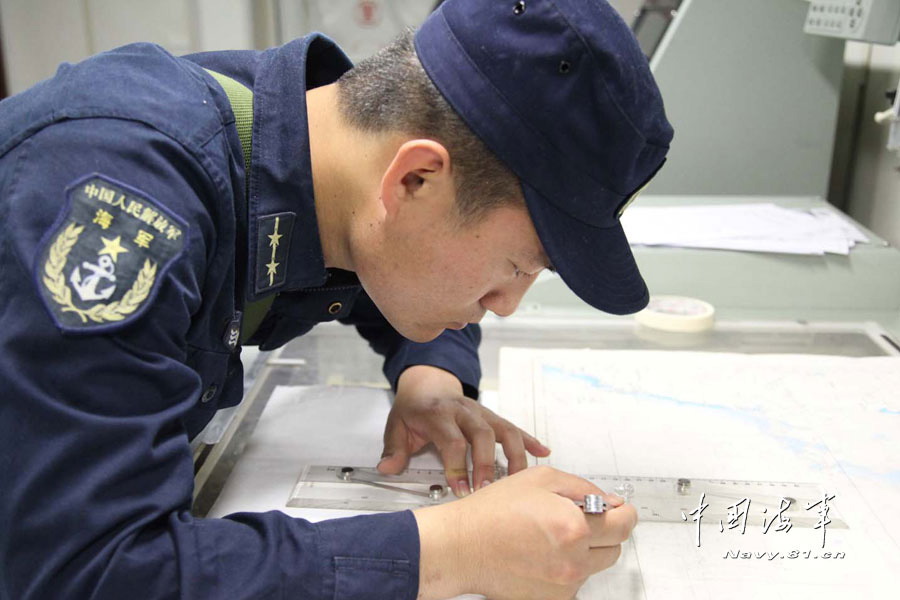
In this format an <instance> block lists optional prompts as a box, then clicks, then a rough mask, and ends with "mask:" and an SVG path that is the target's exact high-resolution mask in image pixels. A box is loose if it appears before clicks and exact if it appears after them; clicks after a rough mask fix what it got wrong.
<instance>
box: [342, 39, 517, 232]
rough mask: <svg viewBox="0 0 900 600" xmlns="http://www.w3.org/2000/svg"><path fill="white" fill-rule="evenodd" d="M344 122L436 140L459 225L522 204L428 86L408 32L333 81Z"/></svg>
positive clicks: (512, 181)
mask: <svg viewBox="0 0 900 600" xmlns="http://www.w3.org/2000/svg"><path fill="white" fill-rule="evenodd" d="M338 105H339V107H340V111H341V115H342V116H343V118H344V120H345V121H347V122H348V123H350V124H351V125H352V126H354V127H356V128H357V129H359V130H361V131H364V132H369V133H390V132H398V133H403V134H407V135H412V136H416V137H421V138H428V139H432V140H435V141H437V142H439V143H440V144H442V145H443V146H444V147H445V148H446V149H447V152H448V153H449V154H450V160H451V164H452V165H453V167H452V168H453V169H454V185H455V187H456V205H457V210H458V212H459V215H460V218H461V221H463V222H473V221H477V220H478V219H479V218H480V217H482V216H484V215H485V214H486V213H487V212H488V211H490V210H491V209H493V208H497V207H500V206H505V205H513V204H521V205H524V198H523V196H522V190H521V187H520V185H519V180H518V179H517V178H516V176H515V175H514V174H513V173H512V172H511V171H510V170H509V169H508V168H507V167H506V166H505V165H504V164H503V163H502V162H501V161H500V160H499V159H498V158H497V157H496V156H495V155H494V154H493V153H492V152H491V151H490V150H488V148H487V146H485V145H484V142H482V141H481V139H479V138H478V136H477V135H475V133H473V132H472V130H471V129H469V127H468V125H466V124H465V123H464V122H463V120H462V119H461V118H460V117H459V115H457V114H456V112H455V111H454V110H453V108H452V107H451V106H450V105H449V104H448V103H447V101H446V100H445V99H444V97H443V96H442V95H441V93H440V92H439V91H438V89H437V88H436V87H435V86H434V84H433V83H432V82H431V79H430V78H429V77H428V74H427V73H426V72H425V69H423V68H422V64H421V63H420V62H419V59H418V57H417V56H416V50H415V47H414V45H413V31H412V30H411V29H410V30H407V31H406V32H405V33H403V34H401V35H400V36H399V37H398V38H396V39H395V40H394V41H393V42H392V43H391V44H390V45H388V46H387V47H386V48H384V49H382V50H381V51H379V52H378V53H377V54H375V55H374V56H371V57H370V58H367V59H365V60H363V61H361V62H360V63H359V64H357V65H356V66H354V67H353V68H352V69H350V70H349V71H347V72H346V73H344V75H343V76H342V77H341V78H340V79H339V80H338Z"/></svg>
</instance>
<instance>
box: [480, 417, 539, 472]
mask: <svg viewBox="0 0 900 600" xmlns="http://www.w3.org/2000/svg"><path fill="white" fill-rule="evenodd" d="M481 410H482V414H483V416H484V418H485V420H486V421H487V422H488V424H489V425H490V426H491V427H492V428H493V429H494V434H495V435H496V438H497V441H498V442H500V443H501V444H502V445H503V453H504V454H505V455H506V458H507V460H508V461H509V474H510V475H512V474H513V473H516V472H518V471H521V470H522V469H525V468H527V467H528V458H527V457H526V456H525V452H524V451H523V448H524V450H527V451H528V452H530V453H531V455H532V456H539V457H544V456H549V455H550V448H548V447H546V446H545V445H543V444H542V443H540V442H539V441H538V439H537V438H535V437H534V436H532V435H531V434H529V433H527V432H525V431H523V430H521V429H519V428H518V427H516V426H515V425H513V424H512V423H510V422H509V421H507V420H506V419H504V418H503V417H501V416H498V415H497V414H496V413H494V412H492V411H490V410H489V409H487V408H484V407H481Z"/></svg>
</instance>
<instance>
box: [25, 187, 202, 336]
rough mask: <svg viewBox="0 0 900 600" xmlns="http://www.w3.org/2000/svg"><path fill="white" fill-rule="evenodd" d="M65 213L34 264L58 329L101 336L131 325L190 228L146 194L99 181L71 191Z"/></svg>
mask: <svg viewBox="0 0 900 600" xmlns="http://www.w3.org/2000/svg"><path fill="white" fill-rule="evenodd" d="M63 210H64V213H65V218H63V219H62V220H61V221H58V225H57V229H56V231H54V232H53V235H51V236H50V237H49V239H48V241H47V242H46V246H45V247H44V250H43V252H42V256H41V259H40V260H39V261H38V262H37V263H36V269H37V272H36V276H37V279H38V281H39V282H40V284H41V285H40V286H39V287H40V290H41V295H42V298H43V300H44V303H45V305H46V306H47V308H48V309H49V311H50V313H51V315H52V316H53V318H54V320H55V321H56V324H57V326H59V327H60V328H61V329H62V330H63V331H78V330H94V329H99V328H101V327H102V328H104V329H105V328H108V327H110V326H114V325H118V324H122V323H125V322H127V321H129V320H130V319H132V318H134V317H136V316H137V315H138V314H139V313H140V312H141V309H142V308H143V307H144V306H145V305H146V304H147V301H148V298H150V297H151V296H152V294H153V292H154V290H155V288H156V287H157V284H158V282H159V279H160V274H161V272H162V271H163V270H164V269H165V268H167V267H168V266H169V264H171V262H172V261H173V260H174V259H175V258H176V257H177V256H178V255H180V254H181V252H182V251H183V249H184V245H185V232H186V230H187V225H186V224H185V223H184V221H182V220H181V219H180V218H179V217H177V216H176V215H174V214H172V213H170V212H169V211H167V210H166V209H164V208H163V207H162V206H160V205H159V204H158V203H157V202H156V201H154V200H151V199H150V198H148V197H147V196H146V195H145V194H143V193H140V192H138V191H137V190H134V189H132V188H129V187H127V186H125V185H124V184H121V183H118V182H115V181H112V180H110V179H108V178H106V177H104V176H101V175H93V176H89V177H88V178H86V179H84V180H81V181H80V182H76V184H74V185H73V186H72V187H70V188H69V190H68V203H67V205H66V206H65V208H64V209H63ZM104 326H105V327H104Z"/></svg>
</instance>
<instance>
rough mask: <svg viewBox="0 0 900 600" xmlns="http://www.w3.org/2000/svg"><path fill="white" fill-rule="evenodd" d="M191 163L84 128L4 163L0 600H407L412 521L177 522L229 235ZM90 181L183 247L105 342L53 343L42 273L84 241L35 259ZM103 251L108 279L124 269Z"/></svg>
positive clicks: (154, 146) (187, 499) (76, 124)
mask: <svg viewBox="0 0 900 600" xmlns="http://www.w3.org/2000/svg"><path fill="white" fill-rule="evenodd" d="M214 143H215V142H214V141H213V142H209V144H214ZM202 151H203V149H202V148H199V147H194V148H188V147H186V146H183V145H182V144H180V143H176V142H174V141H173V140H172V139H171V137H169V136H166V135H162V134H161V133H159V132H158V131H157V130H155V129H153V128H152V127H149V126H147V125H144V124H141V123H138V122H136V121H129V120H125V119H103V118H90V119H71V120H68V121H63V122H60V123H58V124H54V125H50V126H48V127H45V128H44V129H42V130H41V131H39V132H38V133H36V134H34V135H33V136H31V137H30V138H28V139H27V140H25V141H24V142H22V143H20V144H19V145H18V146H17V147H16V148H15V149H14V150H12V151H10V152H8V153H7V154H6V155H5V156H3V157H2V158H0V185H2V186H3V187H2V195H0V231H2V234H0V265H2V269H0V381H2V382H3V393H2V401H0V430H2V431H3V435H0V470H2V472H3V483H2V485H0V597H3V598H17V599H23V600H27V599H32V598H95V599H104V598H115V599H120V598H133V597H136V596H140V597H141V598H151V599H156V598H190V599H207V598H208V599H213V598H310V599H326V598H327V599H329V600H330V599H354V598H363V597H365V598H384V599H388V598H390V599H396V598H408V599H412V598H415V596H416V593H417V590H418V573H419V565H418V560H419V546H418V530H417V528H416V522H415V519H414V517H413V515H412V513H410V512H408V511H407V512H400V513H390V514H379V515H367V516H362V517H355V518H350V519H339V520H334V521H324V522H321V523H315V524H314V523H310V522H307V521H304V520H300V519H295V518H290V517H288V516H287V515H285V514H283V513H281V512H277V511H273V512H268V513H262V514H257V513H242V514H235V515H230V516H228V517H226V518H222V519H200V518H195V517H194V516H192V515H191V513H190V506H191V501H192V491H193V489H192V488H193V462H192V455H191V450H190V446H189V442H188V436H187V434H186V429H185V424H184V423H185V419H186V416H187V415H188V414H189V413H190V411H192V409H194V408H195V407H196V406H197V405H198V403H199V402H201V401H202V400H201V395H202V391H203V384H202V381H201V377H200V375H199V374H198V373H197V371H195V370H194V369H192V368H191V367H189V366H188V364H187V363H188V362H189V358H190V356H191V355H192V353H196V352H198V351H203V352H211V349H210V348H198V347H196V346H195V344H196V343H197V342H196V340H197V339H200V338H198V337H197V336H196V335H195V334H196V333H197V331H196V330H197V327H198V322H200V321H202V319H204V318H207V317H209V318H212V317H210V315H209V312H208V302H211V301H212V300H211V299H213V298H215V297H216V294H217V293H219V295H220V296H221V289H222V281H223V280H224V277H223V276H221V269H224V268H226V266H225V265H227V264H228V261H229V258H228V256H229V254H230V252H231V251H230V250H229V249H228V248H227V245H228V244H233V243H234V240H233V237H229V236H233V232H232V233H231V234H227V233H220V231H225V232H227V229H228V228H227V226H226V224H227V223H228V222H229V220H230V221H231V223H232V225H231V227H232V228H233V217H232V216H230V215H229V214H228V211H227V210H224V209H223V208H222V206H221V201H219V202H218V204H217V203H216V202H211V201H207V200H205V199H208V198H213V197H215V196H216V195H217V194H218V195H219V197H221V195H222V194H223V193H226V192H227V191H228V190H227V189H226V188H227V184H225V183H222V182H227V181H228V174H227V173H214V172H211V171H210V164H211V162H210V160H209V159H208V157H207V159H206V160H203V161H199V160H197V156H198V154H199V153H202ZM89 173H100V174H101V175H103V176H104V177H109V178H110V180H115V181H121V182H124V183H123V185H124V184H128V185H129V186H133V187H134V189H137V190H140V191H141V192H142V193H143V194H145V195H146V196H147V197H148V198H149V197H152V198H155V199H157V200H158V203H159V204H160V205H164V206H165V207H166V208H167V209H168V210H170V211H171V213H172V214H175V215H177V216H178V218H179V219H180V220H181V221H182V222H183V223H185V224H186V229H185V231H184V233H185V235H186V236H189V239H188V240H186V245H185V246H184V251H183V252H182V253H181V254H180V255H179V256H178V257H177V258H176V259H174V260H173V262H172V264H171V266H170V267H169V268H168V269H167V270H166V271H165V272H164V273H163V272H154V274H153V278H151V279H153V283H152V286H151V288H152V292H150V293H149V295H147V296H146V298H145V299H144V298H143V297H142V296H141V293H142V292H141V291H140V289H138V288H139V286H136V287H135V288H134V289H138V292H135V293H133V294H132V296H131V301H132V302H133V303H140V302H146V306H141V307H140V308H139V309H138V310H137V311H135V312H134V315H137V316H136V317H134V318H131V317H130V316H129V314H128V313H124V312H122V311H121V310H120V311H119V312H118V313H116V314H117V315H118V316H122V315H123V314H124V315H125V317H124V318H122V319H121V320H120V321H115V320H114V318H115V316H116V315H113V317H111V318H112V319H113V321H112V323H111V324H110V325H109V326H108V327H106V328H105V329H103V330H102V331H83V332H78V331H67V332H65V333H63V331H62V329H63V328H61V326H60V324H59V322H58V319H71V318H72V315H71V314H69V313H70V312H71V310H70V311H69V312H65V311H63V310H62V309H60V313H59V315H57V316H56V317H54V314H53V313H52V312H51V311H50V310H48V308H47V306H45V304H44V302H43V300H42V294H44V293H45V292H46V291H45V290H42V289H41V287H40V286H42V285H45V283H44V281H43V280H42V278H41V277H40V276H39V273H41V272H42V271H41V270H42V269H44V266H42V265H43V264H48V263H42V262H41V261H46V260H51V259H52V261H57V262H56V263H52V264H51V267H53V265H56V266H58V264H63V265H66V264H67V263H66V262H65V257H63V260H62V262H61V263H60V262H59V260H58V259H59V258H60V256H59V254H60V252H62V253H63V254H67V253H68V254H69V255H70V256H75V253H76V252H78V251H79V248H80V244H81V243H82V241H83V240H85V239H86V237H85V235H86V234H84V233H82V234H81V237H80V238H78V240H76V241H75V242H73V243H72V244H70V245H69V246H66V244H62V245H60V246H52V245H51V246H52V247H53V248H55V249H56V250H57V252H56V254H57V256H55V257H51V259H46V258H43V255H42V248H47V247H48V245H47V240H52V239H60V238H59V237H58V233H57V232H59V231H60V230H61V229H60V227H61V226H60V223H61V222H63V223H64V221H60V219H62V218H63V217H64V216H65V214H66V213H65V211H66V210H67V209H66V208H65V207H66V199H67V198H68V197H69V191H67V190H70V189H71V187H70V186H71V184H72V182H73V181H78V180H79V178H81V177H83V176H84V175H85V174H89ZM215 181H218V182H219V183H218V184H215V183H214V182H215ZM226 197H230V196H226ZM215 206H218V207H219V209H218V210H216V209H215V208H214V207H215ZM116 210H118V209H116ZM110 214H113V216H114V217H115V218H118V217H116V213H114V212H113V213H110ZM98 216H99V215H98ZM105 218H106V217H104V219H105ZM98 224H99V222H98ZM111 227H114V225H113V226H111ZM76 230H77V228H75V229H72V230H71V231H72V232H74V231H76ZM84 231H87V229H85V230H84ZM110 231H112V228H111V229H110ZM97 233H98V235H103V234H102V232H99V231H98V232H97ZM54 236H56V237H55V238H54ZM105 237H106V238H107V242H105V243H109V244H111V245H113V246H114V247H113V248H112V249H111V250H109V252H107V254H106V255H107V256H109V257H110V259H109V261H112V256H111V255H110V253H112V255H117V256H118V258H119V263H122V262H123V257H124V256H125V255H124V254H117V253H121V252H123V251H122V250H120V249H119V242H114V240H110V238H111V236H109V235H106V236H105ZM70 241H71V240H70ZM120 242H124V237H123V239H122V240H120ZM104 247H105V246H104ZM129 247H130V248H131V251H132V252H138V250H137V247H136V246H135V245H134V244H131V245H130V246H129ZM63 251H64V252H63ZM93 252H94V260H96V256H97V252H96V250H93ZM230 260H231V262H232V263H233V258H232V259H230ZM109 261H106V262H105V263H103V264H107V263H108V262H109ZM85 262H87V259H85ZM57 263H58V264H57ZM79 264H81V263H79ZM98 264H99V263H98ZM55 268H56V267H53V268H52V269H51V270H53V269H55ZM93 268H97V266H96V265H94V267H93ZM69 270H70V269H69V268H68V267H67V268H66V271H65V277H66V278H67V279H66V280H67V281H68V278H69V277H70V275H69ZM148 272H149V271H148ZM87 273H88V270H84V271H83V272H82V274H81V275H82V279H81V280H80V284H81V285H83V286H86V287H84V290H85V294H86V295H90V294H95V295H96V294H102V293H104V289H108V288H103V287H102V286H93V287H91V288H90V289H88V287H87V283H86V279H85V276H86V275H87ZM156 275H158V277H159V279H158V280H156V279H155V277H156ZM119 283H120V284H128V283H129V281H122V282H119ZM66 285H67V286H68V285H69V284H68V283H67V284H66ZM60 289H62V288H60ZM67 289H68V288H67ZM226 289H227V288H226ZM59 297H60V298H62V300H66V301H68V300H67V298H68V297H63V296H59ZM60 302H62V301H60ZM63 304H64V303H62V304H60V306H62V308H63V309H65V308H66V306H63ZM106 306H107V307H108V306H109V305H106ZM57 308H59V307H57ZM120 308H121V307H120ZM109 310H112V309H109ZM110 314H112V313H110ZM89 316H90V315H87V317H89ZM95 316H96V315H95ZM107 316H108V315H107ZM57 317H58V319H57ZM66 322H69V321H66Z"/></svg>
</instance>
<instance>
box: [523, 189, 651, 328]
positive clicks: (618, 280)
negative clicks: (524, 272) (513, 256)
mask: <svg viewBox="0 0 900 600" xmlns="http://www.w3.org/2000/svg"><path fill="white" fill-rule="evenodd" d="M522 190H523V192H524V194H525V203H526V204H527V205H528V212H529V214H530V215H531V220H532V221H533V222H534V227H535V229H536V230H537V233H538V237H539V238H540V240H541V244H543V246H544V251H545V252H546V253H547V256H548V257H549V258H550V262H551V263H552V264H553V267H554V269H556V272H557V273H559V275H560V277H562V280H563V281H564V282H565V284H566V285H567V286H569V288H570V289H571V290H572V291H573V292H575V294H576V295H577V296H578V297H579V298H581V299H582V300H584V301H585V302H587V303H588V304H590V305H591V306H593V307H594V308H598V309H600V310H602V311H604V312H607V313H611V314H614V315H627V314H631V313H636V312H638V311H639V310H642V309H643V308H645V307H646V306H647V303H648V302H649V300H650V293H649V292H648V290H647V285H646V284H645V283H644V279H643V277H641V273H640V271H639V270H638V267H637V263H636V262H635V260H634V255H633V254H632V253H631V247H630V246H629V245H628V239H627V238H626V237H625V232H624V231H623V230H622V225H621V224H620V223H619V222H618V221H616V223H615V224H614V225H611V226H609V227H594V226H592V225H588V224H586V223H583V222H582V221H579V220H578V219H575V218H574V217H571V216H569V215H568V214H566V213H565V212H563V211H561V210H560V209H558V208H557V207H556V206H555V205H554V204H553V203H552V202H550V201H548V200H546V199H545V198H543V197H542V196H541V195H540V194H539V193H538V192H537V191H536V190H535V189H534V188H532V187H531V186H529V185H528V184H527V183H525V182H524V181H523V182H522Z"/></svg>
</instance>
